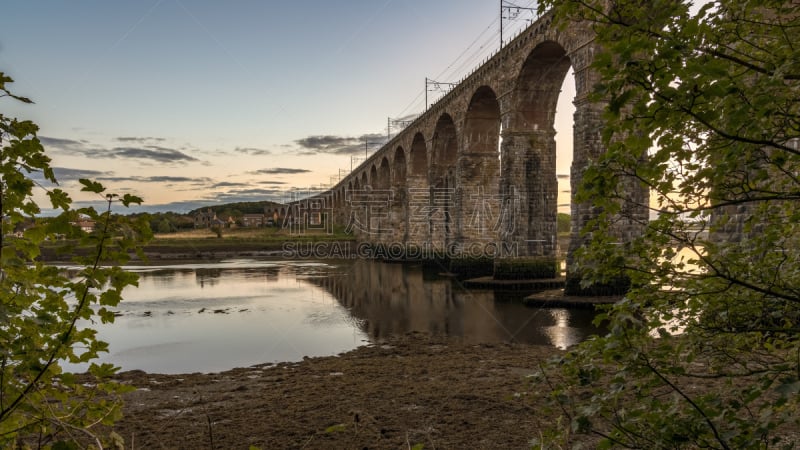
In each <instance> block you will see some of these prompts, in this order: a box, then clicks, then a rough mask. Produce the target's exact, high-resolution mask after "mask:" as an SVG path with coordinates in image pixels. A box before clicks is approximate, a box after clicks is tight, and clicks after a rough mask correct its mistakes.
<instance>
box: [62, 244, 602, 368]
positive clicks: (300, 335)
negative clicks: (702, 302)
mask: <svg viewBox="0 0 800 450" xmlns="http://www.w3.org/2000/svg"><path fill="white" fill-rule="evenodd" d="M129 269H130V270H132V271H135V272H137V273H138V274H139V277H140V278H139V287H138V288H128V289H126V291H125V292H124V294H123V297H124V299H125V300H123V302H122V303H120V305H119V306H118V308H117V309H116V311H117V314H118V317H117V319H116V321H115V323H114V324H106V325H103V324H95V325H94V328H95V329H97V330H98V334H99V338H100V339H101V340H104V341H106V342H108V343H109V344H110V352H109V353H104V354H102V355H101V357H100V362H109V363H112V364H114V365H117V366H121V367H122V369H123V370H132V369H141V370H145V371H147V372H153V373H186V372H216V371H222V370H226V369H231V368H234V367H242V366H249V365H253V364H260V363H267V362H279V361H298V360H301V359H303V357H304V356H325V355H334V354H337V353H340V352H344V351H347V350H351V349H353V348H355V347H358V346H360V345H364V344H365V343H369V342H374V341H376V340H379V339H381V338H384V337H388V336H391V335H395V334H403V333H406V332H410V331H420V332H427V333H432V334H438V335H446V336H450V337H454V338H457V339H462V340H464V341H466V342H471V343H482V342H486V343H489V342H507V341H516V342H523V343H529V344H536V345H547V346H552V347H557V348H566V347H568V346H570V345H573V344H575V343H577V342H580V341H581V340H583V339H585V338H586V337H587V336H589V335H590V334H594V333H597V332H598V330H597V329H595V328H594V327H593V326H592V324H591V321H592V319H593V317H594V313H593V312H592V311H589V310H579V309H578V310H573V309H563V308H532V307H526V306H524V305H522V304H521V303H520V301H519V300H520V299H521V297H522V296H523V295H524V294H520V293H503V292H495V291H492V290H476V289H469V290H467V289H464V288H463V287H461V285H460V283H459V282H458V280H454V279H451V278H447V277H442V276H438V275H437V273H436V272H437V271H436V270H426V269H423V268H422V267H421V266H414V265H401V264H389V263H381V262H376V261H366V260H355V261H350V260H348V261H332V260H325V261H310V260H304V261H291V260H245V259H235V260H228V261H222V262H219V263H208V264H182V265H169V266H157V267H153V266H150V267H130V268H129ZM85 368H86V366H76V365H70V364H65V369H66V370H71V371H78V370H85Z"/></svg>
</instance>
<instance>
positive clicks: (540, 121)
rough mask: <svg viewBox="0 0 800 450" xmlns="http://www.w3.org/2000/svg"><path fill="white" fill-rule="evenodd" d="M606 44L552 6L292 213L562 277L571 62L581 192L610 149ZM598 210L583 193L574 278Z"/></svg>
mask: <svg viewBox="0 0 800 450" xmlns="http://www.w3.org/2000/svg"><path fill="white" fill-rule="evenodd" d="M595 51H596V47H595V45H594V44H593V33H592V31H591V29H590V28H589V26H588V24H580V23H573V24H571V25H570V26H569V27H567V28H563V29H560V28H557V27H555V26H554V25H553V24H552V15H551V14H550V13H547V14H544V15H543V16H542V17H540V18H539V19H538V20H537V21H536V22H534V23H532V24H531V25H530V26H529V27H528V28H527V29H526V30H524V31H523V32H521V33H520V34H519V35H517V37H516V38H514V39H513V40H512V41H510V42H509V43H508V44H507V45H506V46H505V47H503V48H502V49H501V50H500V51H498V52H497V53H496V54H494V56H492V57H491V58H490V59H488V60H487V61H486V62H485V63H484V64H483V65H481V66H480V67H478V68H477V69H475V70H474V71H473V72H472V73H471V74H470V75H468V76H467V77H466V78H464V79H463V80H462V81H461V82H460V83H459V84H458V85H456V86H455V87H454V88H453V89H452V90H451V91H449V92H448V93H447V94H446V95H445V96H443V97H442V98H441V99H440V100H439V101H437V102H436V103H435V104H433V105H432V106H431V107H430V108H428V109H427V111H425V112H424V113H423V114H421V115H420V116H419V117H418V118H417V119H416V120H414V121H413V122H412V123H411V124H410V125H409V126H407V127H406V128H405V129H404V130H403V131H402V132H400V133H398V134H397V135H396V136H394V137H393V138H392V139H391V140H390V141H389V142H388V143H386V144H385V145H384V146H383V147H381V148H380V149H379V150H377V151H376V152H375V153H374V154H372V155H371V156H370V157H369V158H368V159H367V160H366V161H365V162H364V163H362V164H361V165H360V166H358V167H357V168H356V169H354V170H353V171H352V172H351V173H350V174H349V175H348V176H346V177H344V178H343V179H341V181H340V182H339V183H338V184H336V185H335V186H333V187H332V188H331V189H330V190H328V191H326V192H324V193H321V194H318V195H315V196H314V197H312V198H311V199H306V200H304V201H300V202H295V203H294V204H293V205H291V206H292V207H293V208H291V209H292V210H293V211H294V213H290V214H292V215H294V216H298V215H307V213H314V212H315V211H316V212H317V213H321V215H322V216H323V220H327V221H329V222H331V223H336V224H342V225H347V227H348V229H349V230H351V231H352V232H353V233H355V235H356V238H357V240H358V241H359V242H362V243H368V244H371V245H373V246H376V247H377V248H384V250H385V249H386V248H389V247H391V248H392V249H393V250H392V251H391V252H390V253H391V254H390V255H389V256H390V257H399V258H404V257H412V258H423V259H425V258H438V257H441V255H442V254H445V255H446V256H447V258H446V259H447V260H449V261H451V264H453V267H468V266H470V265H471V264H473V263H474V264H478V265H480V261H483V262H484V264H485V261H487V260H489V261H490V262H492V263H493V267H494V275H495V278H508V277H523V278H553V277H556V276H557V274H558V271H557V268H556V263H555V261H556V258H557V256H558V252H559V251H564V250H565V249H559V248H558V240H557V232H556V216H557V197H558V183H557V177H556V142H555V134H556V131H555V128H554V119H555V110H556V103H557V101H558V96H559V94H560V88H561V86H562V83H563V81H564V77H565V76H566V74H567V72H568V71H569V69H570V67H572V69H573V70H574V74H575V88H576V89H575V91H576V96H575V99H574V104H575V107H576V111H575V116H574V129H573V133H574V136H573V142H574V148H573V162H572V168H571V174H570V176H571V186H572V192H573V194H572V195H573V196H574V193H575V191H576V187H577V186H578V185H579V184H580V182H581V180H582V177H583V172H584V168H585V167H586V166H587V164H588V163H589V162H590V161H591V160H593V159H595V158H597V157H598V156H599V155H600V154H601V153H602V152H603V151H604V148H603V145H602V142H601V137H600V128H601V126H602V121H601V113H602V111H603V109H604V106H605V105H604V104H601V103H592V102H590V101H589V100H588V94H589V93H590V92H591V90H592V87H593V85H594V83H595V81H596V74H594V73H593V71H592V70H591V69H590V67H589V66H590V64H591V63H592V59H593V56H594V54H595ZM631 186H632V187H631V189H632V192H629V193H628V194H629V195H630V196H631V197H632V198H634V199H637V200H638V201H636V203H637V204H640V205H647V195H648V193H647V190H646V189H644V188H642V187H639V186H633V185H631ZM629 213H630V214H627V215H626V217H624V218H623V217H620V220H619V222H618V224H617V229H616V231H617V233H618V239H619V240H620V242H626V241H628V240H630V239H631V238H632V237H633V236H635V235H637V234H639V233H641V230H642V225H641V223H646V220H647V214H648V212H647V210H646V208H642V209H641V210H639V211H629ZM594 214H596V213H595V211H594V209H593V206H592V204H591V203H577V202H575V200H574V198H573V200H572V202H571V217H572V224H571V225H572V235H571V243H570V246H569V249H566V251H567V277H568V282H567V286H568V287H569V286H570V282H569V280H570V279H572V280H573V281H575V280H579V274H577V273H575V271H574V270H573V267H574V258H573V254H574V252H575V250H576V249H577V248H578V247H579V246H580V245H581V240H580V236H579V232H580V230H581V228H582V227H583V225H584V224H586V222H587V221H588V220H590V219H591V218H592V217H593V215H594ZM319 216H320V214H317V217H319ZM401 253H402V254H401ZM573 284H574V283H573Z"/></svg>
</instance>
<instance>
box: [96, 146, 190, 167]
mask: <svg viewBox="0 0 800 450" xmlns="http://www.w3.org/2000/svg"><path fill="white" fill-rule="evenodd" d="M96 156H101V157H104V158H132V159H146V160H148V161H156V162H162V163H170V162H178V161H198V159H197V158H194V157H192V156H189V155H187V154H186V153H183V152H181V151H179V150H175V149H174V148H166V147H159V146H156V145H146V146H144V147H115V148H112V149H111V150H110V151H109V152H108V153H106V154H98V155H96Z"/></svg>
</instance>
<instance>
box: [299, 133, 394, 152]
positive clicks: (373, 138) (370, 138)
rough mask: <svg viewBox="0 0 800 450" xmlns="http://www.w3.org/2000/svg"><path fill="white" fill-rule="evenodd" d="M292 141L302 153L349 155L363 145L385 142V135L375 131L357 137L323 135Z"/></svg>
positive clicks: (360, 150) (362, 148)
mask: <svg viewBox="0 0 800 450" xmlns="http://www.w3.org/2000/svg"><path fill="white" fill-rule="evenodd" d="M294 142H295V144H297V145H298V146H300V148H301V149H303V150H304V151H301V152H300V154H302V155H315V154H319V153H326V154H332V155H351V154H356V153H361V152H363V151H364V147H365V145H368V146H369V147H370V148H373V147H375V146H376V145H382V144H384V143H385V142H386V136H385V135H382V134H377V133H372V134H364V135H361V136H359V137H347V136H330V135H323V136H309V137H306V138H303V139H298V140H296V141H294Z"/></svg>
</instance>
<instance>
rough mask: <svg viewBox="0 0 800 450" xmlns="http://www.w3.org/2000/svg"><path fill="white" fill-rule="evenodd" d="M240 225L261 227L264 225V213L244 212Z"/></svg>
mask: <svg viewBox="0 0 800 450" xmlns="http://www.w3.org/2000/svg"><path fill="white" fill-rule="evenodd" d="M242 225H243V226H245V227H256V228H257V227H263V226H264V225H266V217H265V216H264V214H245V215H243V216H242Z"/></svg>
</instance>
